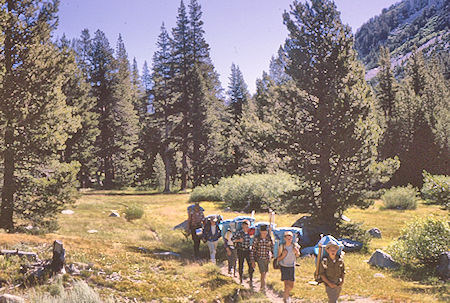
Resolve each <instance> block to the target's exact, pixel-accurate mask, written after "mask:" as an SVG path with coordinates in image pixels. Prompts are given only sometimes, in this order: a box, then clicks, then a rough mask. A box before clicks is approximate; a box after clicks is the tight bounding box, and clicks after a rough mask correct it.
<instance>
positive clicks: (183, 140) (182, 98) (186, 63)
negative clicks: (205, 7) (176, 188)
mask: <svg viewBox="0 0 450 303" xmlns="http://www.w3.org/2000/svg"><path fill="white" fill-rule="evenodd" d="M189 35H190V34H189V19H188V16H187V13H186V6H185V5H184V2H183V1H181V3H180V7H179V8H178V15H177V23H176V26H175V28H173V29H172V37H173V39H172V47H171V50H172V54H171V57H172V64H173V69H174V77H173V78H174V79H173V80H174V81H172V87H173V89H174V92H177V105H176V107H177V109H178V110H179V111H180V112H181V114H182V121H181V124H180V126H179V127H178V129H177V132H178V134H177V137H178V141H179V149H180V152H181V166H182V167H181V190H186V189H187V186H188V177H189V166H188V155H189V141H190V136H191V127H192V126H191V125H190V120H191V109H192V104H191V103H192V99H191V91H190V90H189V82H190V76H191V70H192V57H191V53H190V51H189V47H190V43H189V38H190V37H189Z"/></svg>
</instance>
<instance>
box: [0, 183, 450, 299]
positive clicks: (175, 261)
mask: <svg viewBox="0 0 450 303" xmlns="http://www.w3.org/2000/svg"><path fill="white" fill-rule="evenodd" d="M188 198H189V195H188V194H166V195H163V194H156V193H154V192H144V191H134V190H131V189H129V190H124V191H90V192H85V193H84V194H83V195H82V197H81V198H80V199H79V200H78V201H77V203H76V204H75V205H74V207H73V208H72V209H73V210H74V211H75V214H74V215H62V214H61V215H60V216H59V219H58V222H59V225H60V226H61V228H60V229H59V230H58V232H57V234H48V235H43V236H31V235H24V234H11V235H10V234H0V248H12V247H16V246H17V245H19V244H20V245H22V246H24V247H28V248H29V249H30V250H34V251H37V252H41V253H42V255H43V256H47V257H48V256H49V251H48V247H49V246H48V245H49V244H51V243H52V241H53V240H54V239H61V240H63V242H64V245H65V248H66V254H67V262H68V263H71V262H82V263H91V265H93V270H91V271H83V272H82V273H81V277H82V278H83V279H85V280H86V281H87V282H88V283H89V285H91V286H92V287H94V288H95V289H96V290H97V291H98V292H99V293H100V294H101V295H102V296H103V297H104V298H111V297H112V298H114V299H115V300H117V301H119V302H123V301H124V299H123V298H124V297H128V298H136V299H137V300H138V301H139V302H150V301H151V300H156V301H157V302H213V301H215V300H221V301H224V299H225V298H230V297H231V296H233V295H234V294H235V292H236V289H238V288H241V286H239V285H237V284H236V283H234V282H233V281H232V279H231V278H229V277H225V276H222V275H221V274H220V270H219V268H218V267H217V266H214V265H212V264H208V263H202V264H198V263H194V262H192V261H191V260H192V241H191V240H190V239H187V238H186V237H185V236H184V235H183V234H182V233H181V232H180V231H174V230H172V228H173V227H174V226H175V225H177V224H179V223H181V222H182V221H184V220H185V219H186V207H187V206H188V205H189V204H188V202H187V201H188ZM128 205H138V206H139V207H141V208H143V209H144V211H145V212H144V216H143V217H142V218H141V219H137V220H132V221H127V220H126V219H125V216H124V213H125V210H126V208H127V206H128ZM201 205H202V207H203V208H205V213H206V214H213V213H221V214H222V215H223V217H224V218H225V219H228V218H233V217H235V216H237V215H242V214H243V213H236V212H229V211H224V205H223V203H220V202H203V203H201ZM112 210H115V211H118V212H119V213H120V214H121V217H120V218H113V217H109V214H110V212H111V211H112ZM429 214H434V215H438V216H448V212H447V211H443V210H441V209H440V208H439V207H437V206H431V205H424V204H421V203H419V205H418V207H417V209H416V210H408V211H398V210H384V209H383V208H382V203H381V202H380V201H377V202H376V203H375V204H374V205H373V206H372V207H370V208H369V209H367V210H359V209H349V210H348V211H347V212H346V216H348V217H349V218H351V219H352V220H353V221H358V222H364V225H363V226H364V227H365V228H367V229H369V228H372V227H378V228H379V229H380V230H381V232H382V235H383V238H382V239H374V240H373V241H372V242H371V248H370V253H371V252H373V251H374V250H375V249H377V248H381V249H385V248H386V247H387V246H388V245H389V244H390V243H392V241H393V240H394V239H396V238H397V237H398V236H399V235H400V231H401V229H402V228H403V227H404V226H405V224H406V223H407V222H408V221H410V220H412V219H413V218H414V217H415V216H417V217H421V216H426V215H429ZM300 216H301V215H277V216H276V223H277V225H278V226H290V225H291V224H292V223H293V222H295V220H297V219H298V218H299V217H300ZM255 217H256V220H258V221H268V214H256V215H255ZM90 229H95V230H98V232H97V233H93V234H89V233H87V231H88V230H90ZM218 250H219V253H218V258H219V260H220V261H224V262H225V254H224V251H223V247H222V244H220V245H219V249H218ZM161 251H172V252H175V253H178V254H180V255H181V258H162V257H158V256H156V255H154V254H153V253H154V252H161ZM370 253H369V254H360V253H349V254H346V256H345V263H346V267H347V275H346V282H345V285H344V289H343V295H348V296H350V297H352V296H362V297H371V298H374V299H382V300H386V301H388V302H439V301H442V302H444V301H448V300H449V297H448V294H447V293H448V284H449V283H442V282H440V281H438V280H431V281H412V280H409V279H408V278H406V277H405V276H404V275H403V276H402V275H401V274H399V273H398V272H391V271H386V270H381V269H376V268H372V267H370V266H369V265H368V264H367V263H366V262H365V260H368V259H369V258H370ZM201 254H202V255H203V257H204V258H205V260H206V258H207V255H208V251H207V247H206V245H204V244H202V245H201ZM40 256H41V254H40ZM17 262H19V261H17ZM17 262H13V261H10V260H6V259H5V258H0V269H1V272H0V278H1V279H4V280H6V281H8V282H9V283H13V282H14V281H13V280H17V279H18V278H19V275H18V274H17ZM299 263H300V266H299V267H297V269H296V271H297V274H296V276H297V280H296V284H295V288H294V290H293V295H294V297H297V298H300V299H304V301H306V302H323V301H324V300H325V298H326V295H325V291H324V289H323V285H319V286H314V285H311V284H309V283H308V282H310V281H312V280H313V272H314V258H311V257H306V258H302V259H299ZM224 264H225V263H224ZM113 273H117V274H119V275H120V277H121V279H120V280H117V281H116V280H111V279H109V278H108V276H110V275H111V274H113ZM375 273H382V274H383V275H384V276H385V278H375V277H374V274H375ZM255 274H256V275H258V273H257V272H256V273H255ZM70 279H72V278H70ZM77 279H81V278H77ZM268 284H269V285H271V286H272V287H273V288H274V289H275V291H280V292H281V290H282V288H283V285H282V283H281V281H280V273H279V271H277V270H273V269H272V268H271V269H270V272H269V275H268ZM35 289H36V290H37V291H41V292H45V291H47V290H46V288H45V287H36V288H35ZM17 291H18V292H19V293H20V292H24V293H25V295H26V292H27V291H26V290H17ZM242 293H245V294H246V295H245V296H246V299H245V300H247V301H249V302H262V301H264V298H263V297H261V295H259V294H254V295H252V294H250V295H249V294H248V292H244V291H242ZM245 300H244V301H245Z"/></svg>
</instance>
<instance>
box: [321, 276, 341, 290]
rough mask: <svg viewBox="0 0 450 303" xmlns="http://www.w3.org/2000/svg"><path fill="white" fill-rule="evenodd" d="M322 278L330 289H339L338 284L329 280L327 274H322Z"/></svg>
mask: <svg viewBox="0 0 450 303" xmlns="http://www.w3.org/2000/svg"><path fill="white" fill-rule="evenodd" d="M320 277H321V278H322V281H323V282H325V283H326V284H327V285H328V287H331V288H336V287H337V285H336V284H334V283H333V282H331V281H330V280H328V278H327V276H326V275H325V273H323V274H321V275H320Z"/></svg>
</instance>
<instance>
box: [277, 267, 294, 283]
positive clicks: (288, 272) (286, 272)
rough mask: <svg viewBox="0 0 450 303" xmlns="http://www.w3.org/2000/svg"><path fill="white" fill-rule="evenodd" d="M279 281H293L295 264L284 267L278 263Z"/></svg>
mask: <svg viewBox="0 0 450 303" xmlns="http://www.w3.org/2000/svg"><path fill="white" fill-rule="evenodd" d="M280 270H281V281H295V266H294V267H284V266H282V265H280Z"/></svg>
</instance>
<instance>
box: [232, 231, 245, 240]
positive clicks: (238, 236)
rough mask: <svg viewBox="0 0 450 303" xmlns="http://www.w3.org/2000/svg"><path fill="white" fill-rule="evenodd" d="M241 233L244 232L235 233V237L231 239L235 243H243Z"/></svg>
mask: <svg viewBox="0 0 450 303" xmlns="http://www.w3.org/2000/svg"><path fill="white" fill-rule="evenodd" d="M241 233H242V231H239V232H237V233H235V234H234V235H233V237H232V238H231V240H232V241H233V242H243V241H244V239H243V238H242V236H241Z"/></svg>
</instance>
